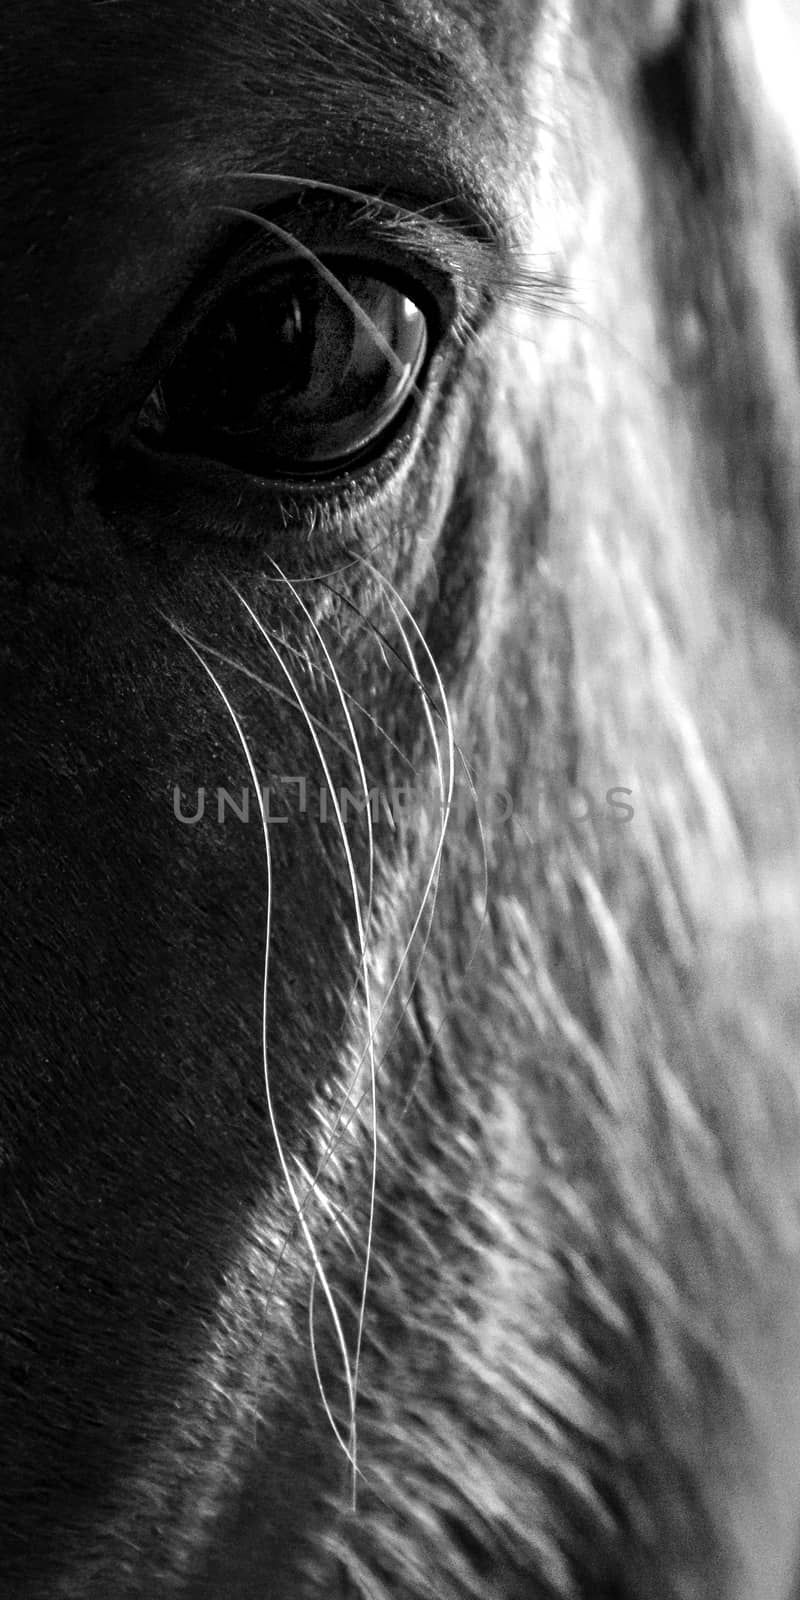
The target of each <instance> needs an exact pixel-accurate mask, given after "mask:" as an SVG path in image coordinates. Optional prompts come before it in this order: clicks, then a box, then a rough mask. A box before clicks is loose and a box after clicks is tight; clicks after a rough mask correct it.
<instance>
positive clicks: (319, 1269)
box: [165, 617, 355, 1472]
mask: <svg viewBox="0 0 800 1600" xmlns="http://www.w3.org/2000/svg"><path fill="white" fill-rule="evenodd" d="M165 620H166V621H167V622H168V623H169V626H170V627H171V628H173V629H174V631H175V632H176V633H177V634H178V636H179V637H180V638H182V639H183V642H184V644H185V645H186V647H187V649H189V650H191V652H192V655H193V656H194V657H195V658H196V660H197V661H199V663H200V665H201V667H202V668H203V670H204V672H206V673H207V675H208V677H209V678H210V680H211V682H212V684H213V685H214V688H215V689H216V691H217V694H218V695H219V696H220V699H221V700H222V702H223V704H224V706H225V709H226V711H227V712H228V715H229V717H230V719H231V721H232V723H233V726H234V728H235V729H236V734H237V737H238V739H239V743H240V744H241V747H242V750H243V752H244V757H245V761H246V762H247V767H248V771H249V773H250V777H251V779H252V781H253V786H254V788H255V791H256V796H257V799H258V808H259V814H260V817H261V827H262V832H263V836H264V852H265V859H266V863H267V917H266V935H265V951H264V981H263V988H262V1004H261V1054H262V1061H263V1068H264V1089H265V1095H266V1104H267V1115H268V1117H269V1123H270V1128H271V1130H272V1137H273V1140H274V1143H275V1149H276V1151H277V1155H278V1163H279V1165H280V1169H281V1173H282V1175H283V1180H284V1183H285V1184H286V1188H287V1191H288V1194H289V1197H290V1199H291V1202H292V1206H293V1208H294V1211H295V1216H296V1220H297V1222H299V1225H300V1228H301V1229H302V1233H303V1238H304V1239H305V1242H306V1245H307V1248H308V1251H309V1254H310V1256H311V1260H312V1262H313V1265H314V1272H315V1274H316V1275H318V1276H319V1279H320V1282H321V1284H322V1289H323V1293H324V1295H325V1299H326V1301H327V1304H328V1308H329V1310H330V1313H331V1317H332V1319H333V1325H334V1330H335V1334H336V1339H337V1342H338V1344H339V1349H340V1351H341V1355H342V1361H343V1364H344V1371H345V1382H346V1385H347V1392H348V1400H349V1404H350V1411H351V1416H352V1415H353V1414H354V1411H355V1393H354V1388H353V1380H352V1375H351V1371H350V1361H349V1357H348V1352H347V1344H346V1342H345V1337H344V1331H343V1329H342V1325H341V1321H340V1318H339V1313H338V1310H337V1308H336V1303H335V1301H334V1299H333V1295H332V1293H331V1289H330V1285H329V1283H328V1278H327V1274H326V1272H325V1269H324V1267H323V1266H322V1262H321V1261H320V1258H319V1255H318V1253H317V1248H316V1245H315V1243H314V1239H313V1236H312V1234H311V1230H310V1228H309V1226H308V1223H307V1221H306V1218H305V1214H304V1211H303V1208H302V1206H301V1204H300V1201H299V1198H298V1195H297V1191H296V1189H295V1186H294V1182H293V1180H292V1175H291V1173H290V1171H289V1165H288V1162H287V1160H286V1153H285V1150H284V1147H283V1141H282V1139H281V1136H280V1132H279V1130H278V1123H277V1118H276V1116H275V1107H274V1104H273V1100H272V1089H271V1085H270V1073H269V1053H268V1044H267V1022H268V990H269V953H270V942H271V934H272V851H271V848H270V839H269V824H268V821H267V816H266V811H265V809H264V800H263V795H262V791H261V785H260V783H259V778H258V773H257V771H256V766H255V762H254V760H253V756H252V753H251V750H250V746H249V744H248V741H247V736H246V734H245V732H244V729H243V727H242V724H241V721H240V719H239V717H238V715H237V713H236V711H235V710H234V707H233V706H232V704H231V702H230V700H229V698H228V696H227V694H226V693H225V690H224V688H223V687H222V684H221V683H220V681H219V679H218V678H217V677H216V674H215V673H214V672H213V671H212V670H211V668H210V667H209V665H208V663H207V662H206V661H205V660H204V658H203V656H202V654H201V652H200V650H199V649H197V647H196V646H195V644H194V643H193V642H192V640H191V639H190V638H189V636H188V634H187V633H186V632H185V630H184V629H182V628H181V626H180V624H178V623H176V622H174V621H173V619H172V618H170V617H166V618H165ZM315 1366H316V1363H315ZM320 1395H321V1398H322V1403H323V1406H324V1408H325V1412H326V1415H327V1417H328V1421H329V1423H330V1426H331V1428H332V1430H333V1432H334V1434H335V1436H336V1438H337V1440H338V1442H339V1444H340V1446H341V1448H342V1450H343V1451H344V1453H345V1455H346V1456H347V1457H348V1460H350V1461H351V1463H352V1467H353V1471H354V1472H355V1459H354V1457H352V1456H351V1452H350V1451H349V1450H348V1447H347V1445H346V1443H345V1441H344V1440H343V1439H342V1437H341V1435H340V1433H339V1430H338V1427H337V1424H336V1420H335V1418H334V1416H333V1413H332V1411H331V1408H330V1405H329V1404H328V1400H327V1396H326V1394H325V1390H324V1386H323V1384H322V1382H321V1379H320Z"/></svg>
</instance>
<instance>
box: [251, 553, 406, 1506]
mask: <svg viewBox="0 0 800 1600" xmlns="http://www.w3.org/2000/svg"><path fill="white" fill-rule="evenodd" d="M230 587H231V589H232V591H233V593H234V594H235V595H236V598H237V599H238V600H239V602H240V604H241V605H242V606H243V607H244V609H245V611H246V612H247V614H248V616H249V617H250V618H251V620H252V621H253V623H254V625H255V627H256V629H257V630H258V632H259V634H260V635H261V637H262V638H263V640H264V642H265V644H266V645H267V647H268V649H269V650H270V651H271V652H272V655H273V656H274V659H275V661H276V662H277V665H278V667H279V668H280V670H281V672H283V674H284V676H285V677H286V680H287V682H288V684H289V687H290V689H291V691H292V693H293V695H294V698H295V701H296V704H297V707H298V709H299V711H300V713H301V715H302V717H303V719H304V721H305V723H306V726H307V727H308V731H309V733H310V735H311V738H312V740H313V742H314V747H315V749H316V752H317V756H318V759H319V762H320V765H321V767H322V771H323V774H324V777H325V782H326V784H327V786H328V791H329V793H330V797H331V804H332V806H333V810H334V814H335V816H336V822H337V826H338V828H339V834H340V837H341V840H342V848H343V850H344V853H345V859H346V863H347V871H348V875H349V878H350V887H351V892H352V897H353V910H354V912H355V918H356V927H357V930H358V940H359V947H360V951H361V960H362V965H363V974H364V989H365V1003H366V1005H367V1009H368V1014H369V1007H370V1000H369V993H370V991H369V978H368V972H367V964H366V945H365V940H364V923H363V918H362V912H361V899H360V895H359V889H358V879H357V876H356V869H355V861H354V858H353V853H352V850H351V848H350V841H349V838H348V834H347V829H346V827H345V825H344V820H343V817H342V813H341V808H340V805H339V801H338V799H337V796H336V789H335V785H334V782H333V778H332V776H331V771H330V768H329V766H328V762H327V760H326V757H325V752H324V751H323V749H322V745H321V743H320V740H319V736H318V734H317V732H316V729H315V727H314V723H313V719H312V717H311V716H310V715H309V713H308V710H307V708H306V705H305V702H304V701H303V698H302V695H301V694H300V691H299V689H298V687H297V684H296V682H295V679H294V678H293V676H292V673H291V671H290V670H289V668H288V667H287V666H286V663H285V662H284V660H283V658H282V657H281V655H280V652H279V651H278V648H277V646H276V645H275V643H274V641H273V639H272V637H271V635H270V634H269V632H268V630H267V629H266V628H265V626H264V624H263V623H262V622H261V620H260V618H259V617H258V615H257V614H256V612H255V611H254V610H253V607H252V606H251V605H250V603H249V601H248V600H247V599H246V598H245V596H244V595H243V594H241V592H240V591H239V590H238V589H236V587H235V586H234V585H233V584H231V585H230ZM371 1063H372V1067H371V1070H372V1072H373V1073H374V1052H373V1055H372V1057H371ZM302 1226H303V1227H304V1229H306V1227H307V1225H306V1223H305V1219H304V1220H303V1224H302ZM317 1259H318V1258H317ZM315 1265H316V1260H315ZM322 1282H323V1287H324V1283H325V1280H324V1278H323V1279H322ZM349 1379H350V1369H349V1366H348V1380H349ZM348 1393H349V1398H350V1407H351V1410H350V1416H351V1423H350V1440H351V1448H350V1449H349V1450H348V1451H347V1452H346V1453H347V1456H348V1459H349V1461H350V1463H351V1466H352V1470H353V1496H354V1498H355V1488H356V1472H357V1466H356V1459H357V1458H356V1391H355V1386H354V1385H352V1384H350V1386H349V1390H348Z"/></svg>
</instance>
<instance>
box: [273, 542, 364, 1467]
mask: <svg viewBox="0 0 800 1600" xmlns="http://www.w3.org/2000/svg"><path fill="white" fill-rule="evenodd" d="M272 565H273V566H274V567H275V570H276V571H277V572H278V573H279V574H280V576H281V577H284V574H283V573H282V572H281V568H280V567H279V566H278V563H277V561H275V560H273V561H272ZM288 586H289V589H290V592H291V594H292V595H293V596H294V599H295V601H296V603H297V604H298V605H299V607H300V609H301V611H302V612H303V615H304V617H305V618H306V620H307V621H308V622H309V623H310V625H311V627H312V628H313V630H314V635H315V637H316V638H317V640H318V641H319V644H320V645H321V647H322V650H323V653H324V655H325V659H326V661H327V663H328V666H329V667H330V670H331V674H332V676H333V680H334V684H335V687H336V691H337V693H338V695H339V701H340V704H341V707H342V711H343V713H344V718H345V721H346V723H347V729H348V732H349V734H350V738H351V739H352V742H353V751H354V754H355V758H356V763H357V765H358V772H359V778H360V780H361V787H362V792H363V795H364V800H365V802H366V807H365V809H366V822H367V838H368V845H369V869H368V873H369V876H368V897H367V915H366V922H365V927H364V932H363V936H362V951H361V961H362V973H363V982H364V1001H365V1005H366V1008H367V1029H368V1034H369V1046H368V1049H369V1061H370V1090H371V1105H372V1152H371V1157H372V1171H371V1176H370V1197H369V1215H368V1222H367V1242H366V1249H365V1255H364V1275H363V1282H362V1289H361V1306H360V1310H359V1318H358V1336H357V1339H356V1353H355V1360H354V1362H353V1388H354V1391H355V1394H356V1396H357V1395H358V1372H359V1364H360V1359H361V1341H362V1337H363V1331H364V1318H365V1314H366V1304H367V1287H368V1282H369V1267H370V1258H371V1255H372V1239H373V1232H374V1226H375V1192H376V1187H377V1176H378V1098H377V1088H376V1083H375V1042H374V1040H375V1035H374V1029H373V1023H372V995H371V989H370V983H369V965H368V961H367V943H368V940H369V934H370V929H371V926H372V915H373V895H374V889H375V840H374V835H373V830H372V816H371V814H370V797H369V784H368V783H367V774H366V772H365V770H364V762H363V758H362V755H361V748H360V746H359V743H358V739H357V737H356V730H355V728H354V726H353V719H352V717H351V715H350V710H349V707H348V704H347V699H346V696H345V694H344V692H343V690H342V685H341V682H340V679H339V674H338V672H337V670H336V665H335V662H334V660H333V656H332V655H331V653H330V651H329V649H328V646H327V644H326V643H325V639H324V638H323V635H322V633H321V632H320V629H319V627H318V626H317V623H316V621H315V620H314V617H313V616H312V614H311V612H310V611H309V609H308V606H307V605H306V604H305V601H304V600H303V599H302V598H301V596H300V595H299V593H298V591H297V590H296V589H295V588H294V586H293V585H292V584H291V583H289V585H288ZM347 1098H348V1099H349V1094H348V1096H347ZM354 1426H355V1419H354ZM353 1456H354V1458H355V1440H353Z"/></svg>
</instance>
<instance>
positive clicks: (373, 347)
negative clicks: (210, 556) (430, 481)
mask: <svg viewBox="0 0 800 1600" xmlns="http://www.w3.org/2000/svg"><path fill="white" fill-rule="evenodd" d="M336 278H337V281H338V284H339V285H340V286H341V289H338V288H336V287H335V286H334V284H333V283H332V282H329V281H328V280H327V278H326V277H324V276H323V275H322V274H321V273H320V272H319V271H317V270H316V269H314V268H313V267H311V266H308V267H305V266H300V267H291V268H283V269H281V270H279V271H273V272H272V273H271V274H269V275H267V276H265V277H262V278H261V279H259V280H258V281H257V282H255V283H253V284H251V285H249V286H247V287H246V288H245V289H238V290H237V291H235V292H232V293H230V294H229V295H227V296H226V298H225V299H224V300H223V301H222V302H221V303H220V304H219V305H218V306H217V307H216V308H215V309H214V310H212V311H211V312H210V313H209V315H208V316H207V317H206V318H205V320H204V321H203V323H202V324H201V325H200V327H199V328H197V329H196V330H195V332H194V334H193V335H192V336H191V338H190V339H189V341H188V343H187V344H186V346H185V347H184V349H183V350H182V352H181V354H180V355H179V356H178V357H177V359H176V360H175V361H174V362H173V364H172V366H171V367H170V368H169V369H168V370H167V371H166V372H165V373H164V375H163V376H162V378H161V379H160V381H159V382H158V384H157V385H156V387H155V388H154V389H153V390H152V392H151V394H150V395H149V397H148V399H147V401H146V403H145V405H144V406H143V408H142V411H141V413H140V416H139V420H138V431H139V434H140V437H141V438H142V439H143V440H144V441H145V442H146V443H147V444H148V445H149V446H150V447H151V448H155V449H160V450H168V451H175V452H179V453H187V454H191V455H199V456H204V457H208V458H211V459H213V460H217V461H222V462H225V463H226V464H227V465H229V466H232V467H237V468H238V469H239V470H240V471H242V472H248V473H253V474H256V475H258V476H261V477H270V476H273V477H274V476H286V475H297V476H303V475H308V476H315V475H319V474H321V473H324V472H325V471H331V470H335V469H337V468H340V467H343V466H346V465H348V464H350V463H352V462H354V461H355V460H357V459H359V458H360V457H363V456H365V455H367V454H369V453H371V452H372V451H373V450H374V449H375V448H376V447H377V445H378V444H379V443H380V442H384V443H385V442H387V440H388V438H389V436H390V435H391V433H392V432H393V425H394V424H395V423H396V422H397V421H398V419H399V418H400V415H401V413H403V412H404V411H405V407H406V403H407V401H408V400H409V397H410V396H411V395H412V393H413V392H414V389H415V383H416V379H417V377H418V376H419V373H420V370H421V368H422V365H423V362H424V360H425V354H426V349H427V343H428V334H427V323H426V318H425V315H424V313H423V312H422V311H421V310H420V308H419V306H417V305H416V304H415V302H414V301H413V300H411V299H409V297H408V296H407V295H406V294H404V293H403V291H402V290H401V289H398V288H397V287H396V286H395V285H393V284H391V283H387V282H386V281H385V280H384V279H382V278H378V277H375V276H374V275H372V274H369V273H366V272H363V271H361V270H356V269H351V268H342V267H341V266H339V267H337V269H336ZM342 291H344V292H342Z"/></svg>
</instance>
